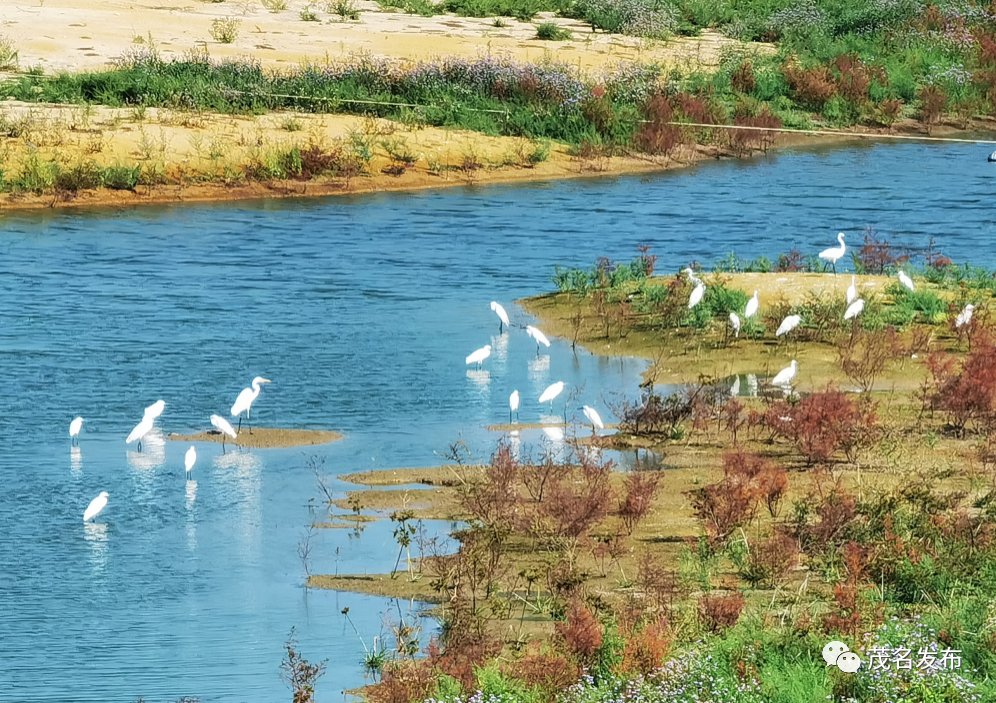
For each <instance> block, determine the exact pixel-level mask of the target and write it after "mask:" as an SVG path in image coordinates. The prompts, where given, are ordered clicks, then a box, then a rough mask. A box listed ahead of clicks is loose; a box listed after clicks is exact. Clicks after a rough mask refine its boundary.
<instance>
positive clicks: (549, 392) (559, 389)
mask: <svg viewBox="0 0 996 703" xmlns="http://www.w3.org/2000/svg"><path fill="white" fill-rule="evenodd" d="M563 391H564V382H563V381H557V382H556V383H551V384H550V385H549V386H547V387H546V390H544V391H543V392H542V393H540V397H539V402H541V403H546V402H549V403H550V410H553V400H554V398H556V397H557V396H558V395H560V394H561V393H563ZM564 424H565V425H566V424H567V406H566V405H565V406H564Z"/></svg>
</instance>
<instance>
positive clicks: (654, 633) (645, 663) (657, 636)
mask: <svg viewBox="0 0 996 703" xmlns="http://www.w3.org/2000/svg"><path fill="white" fill-rule="evenodd" d="M624 638H625V639H624V642H623V653H622V661H621V662H620V663H619V670H620V672H622V673H625V674H640V675H647V674H649V673H650V672H652V671H655V670H656V669H657V668H659V667H660V665H661V664H662V663H663V662H664V658H665V657H666V656H667V655H668V652H670V651H671V642H672V637H671V629H670V627H668V624H667V621H666V620H665V619H663V618H658V619H656V620H653V621H651V622H647V623H645V624H644V625H643V626H642V627H639V628H629V629H628V630H627V631H625V632H624Z"/></svg>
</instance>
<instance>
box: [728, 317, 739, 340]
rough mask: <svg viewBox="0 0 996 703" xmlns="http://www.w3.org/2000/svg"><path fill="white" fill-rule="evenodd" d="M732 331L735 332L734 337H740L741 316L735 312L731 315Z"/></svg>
mask: <svg viewBox="0 0 996 703" xmlns="http://www.w3.org/2000/svg"><path fill="white" fill-rule="evenodd" d="M730 329H732V330H733V336H734V337H739V336H740V315H738V314H736V313H735V312H731V313H730Z"/></svg>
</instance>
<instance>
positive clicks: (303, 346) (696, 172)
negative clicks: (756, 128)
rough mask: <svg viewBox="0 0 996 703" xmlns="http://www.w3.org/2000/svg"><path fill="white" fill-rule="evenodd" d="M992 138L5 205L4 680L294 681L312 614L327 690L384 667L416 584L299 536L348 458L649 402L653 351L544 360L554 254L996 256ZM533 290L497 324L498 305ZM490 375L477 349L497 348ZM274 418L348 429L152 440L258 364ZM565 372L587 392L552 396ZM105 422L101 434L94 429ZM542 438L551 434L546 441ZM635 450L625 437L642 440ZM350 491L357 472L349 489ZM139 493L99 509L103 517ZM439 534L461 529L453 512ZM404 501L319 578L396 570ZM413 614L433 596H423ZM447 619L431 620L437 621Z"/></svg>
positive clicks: (672, 260)
mask: <svg viewBox="0 0 996 703" xmlns="http://www.w3.org/2000/svg"><path fill="white" fill-rule="evenodd" d="M985 152H986V149H985V148H984V147H980V146H971V145H968V146H954V147H952V146H943V147H938V146H924V145H918V144H907V145H902V146H861V147H856V148H849V149H836V150H831V151H794V152H785V153H782V154H778V155H773V156H770V157H767V158H764V159H759V160H757V161H752V162H747V163H716V164H706V165H703V166H700V167H698V168H695V169H692V170H689V171H685V172H680V173H678V172H676V173H670V174H662V175H655V176H651V177H646V178H620V179H597V180H580V181H571V182H559V183H551V184H531V185H521V186H518V185H517V186H501V187H489V188H474V189H465V188H457V189H449V190H440V191H436V192H420V193H415V194H384V195H369V196H356V197H340V198H331V199H325V200H302V201H283V202H258V203H257V202H252V203H236V204H225V205H203V206H202V205H176V206H170V207H155V208H145V209H134V210H129V211H113V210H102V211H81V212H71V211H62V212H34V213H27V214H20V213H16V214H9V213H8V214H4V215H0V379H2V384H3V386H2V387H3V391H2V393H0V440H2V447H0V476H2V478H3V486H4V488H3V490H2V491H0V532H2V535H3V538H2V539H0V701H4V702H6V701H12V702H13V701H49V702H54V701H94V702H97V701H100V702H101V703H105V702H107V703H110V702H112V701H133V700H135V699H137V698H139V697H144V698H145V700H146V701H150V702H152V701H175V700H176V699H178V698H180V697H182V696H190V697H195V698H198V699H199V700H200V701H203V702H205V703H206V702H208V701H212V702H214V701H217V702H225V703H227V702H229V701H251V702H256V701H274V700H281V699H286V697H287V696H288V695H289V689H288V688H287V687H286V685H285V684H284V683H283V682H281V680H280V676H279V664H280V661H281V657H282V655H283V649H282V646H283V643H284V641H285V640H286V638H287V636H288V633H289V631H290V628H291V627H295V628H296V632H297V636H298V639H299V641H300V648H301V651H302V653H303V654H304V655H305V656H307V657H308V658H311V659H316V660H317V659H325V658H327V659H328V673H327V674H326V676H325V677H324V678H323V679H322V681H321V683H320V686H319V689H318V690H319V699H320V700H322V701H334V700H340V699H341V698H342V694H341V693H340V691H342V690H343V689H346V688H350V687H353V686H356V685H359V684H362V683H363V681H364V679H363V672H362V667H361V665H360V659H361V657H362V653H363V646H362V644H361V643H360V640H359V638H358V637H357V636H356V634H355V633H354V632H353V631H352V629H351V628H350V627H349V626H348V625H347V623H346V622H345V620H344V618H343V617H342V615H341V614H340V611H341V610H342V608H344V607H349V608H350V616H351V618H352V619H353V622H354V623H355V624H356V626H357V628H358V629H359V630H360V633H361V634H362V636H363V638H364V640H365V641H366V642H367V644H369V643H370V641H371V639H372V638H373V637H374V636H376V635H378V634H383V633H384V632H386V628H387V626H386V625H385V622H387V619H388V618H389V617H390V615H391V614H392V613H397V611H398V605H397V604H394V603H391V602H389V601H387V600H385V599H380V598H375V597H369V596H362V595H354V594H346V593H332V592H323V591H308V590H306V589H305V588H304V587H303V584H304V578H305V571H304V565H303V564H302V560H301V559H300V558H299V555H298V545H299V544H300V543H301V541H302V538H303V535H304V533H305V526H306V525H307V524H309V523H310V521H311V520H312V517H313V515H314V513H313V510H314V502H315V501H316V500H317V498H318V491H317V486H316V480H315V476H314V473H313V471H312V469H311V468H310V467H309V463H310V462H311V461H313V460H314V459H315V458H317V459H318V460H320V461H324V466H323V468H322V472H323V473H325V474H328V475H330V476H335V475H339V474H342V473H346V472H349V471H355V470H364V469H371V468H389V467H398V466H430V465H434V464H438V463H442V461H443V458H444V455H445V453H446V450H447V447H448V446H449V445H450V444H451V443H453V442H454V441H458V440H462V441H463V442H465V443H466V445H467V447H469V449H470V452H471V454H472V455H473V457H474V458H476V459H484V458H486V457H487V455H488V454H489V453H490V451H491V450H492V449H493V448H494V443H495V441H496V440H497V438H498V436H499V435H497V434H496V433H494V432H489V431H488V430H486V429H485V426H486V425H487V424H489V423H496V422H504V421H507V419H508V414H507V405H506V403H507V398H508V394H509V392H510V391H511V390H512V389H513V388H518V389H519V390H520V391H521V392H522V396H523V405H522V409H521V413H520V416H521V419H522V421H523V422H527V421H536V420H539V419H541V418H543V417H545V416H546V417H549V416H551V415H556V414H559V413H562V412H564V410H565V405H566V412H567V413H568V415H570V416H572V417H575V416H579V413H578V412H577V410H578V407H580V405H581V404H582V403H588V404H591V405H594V406H596V407H597V408H599V409H600V411H601V412H602V414H603V416H605V417H606V418H607V419H611V418H610V415H611V414H610V412H609V405H610V404H611V403H612V402H613V400H614V399H616V398H617V397H618V396H619V395H620V394H633V393H634V392H635V390H636V386H637V383H638V382H639V377H640V372H641V371H642V369H643V368H644V364H643V362H641V361H638V360H633V359H606V358H599V357H593V356H591V355H589V354H587V353H584V352H582V353H580V354H578V355H577V356H575V355H573V354H572V352H571V350H570V347H569V345H568V344H566V343H564V342H563V341H560V340H555V341H554V343H553V346H552V347H551V348H550V349H549V350H545V349H544V350H543V352H542V354H541V355H539V356H537V353H536V347H535V345H534V344H533V343H532V342H531V340H529V339H528V338H527V337H526V336H525V334H524V332H523V331H522V330H521V328H519V327H518V325H522V324H525V323H527V322H529V321H530V320H529V319H528V318H527V317H526V316H525V315H524V313H522V311H521V310H518V309H517V308H515V307H514V305H513V304H512V301H513V300H514V299H516V298H519V297H522V296H525V295H529V294H533V293H536V292H540V291H544V290H548V289H550V287H551V283H550V276H551V274H552V269H553V266H554V265H555V264H561V265H587V264H590V263H591V262H592V261H593V260H594V259H595V258H596V257H598V256H603V255H605V256H610V257H614V258H626V259H628V258H630V257H631V256H633V255H634V254H635V247H636V246H637V245H638V244H640V243H649V244H651V245H653V248H654V251H655V252H656V253H657V254H658V255H659V256H660V259H659V264H658V265H659V269H660V270H663V271H675V270H677V269H679V268H681V267H683V266H684V265H686V264H687V263H688V262H689V261H692V260H698V261H702V262H705V263H712V262H715V261H716V260H718V259H719V258H720V257H722V255H723V254H725V253H726V252H728V251H736V252H737V253H738V254H740V255H742V256H747V257H753V256H757V255H761V254H764V255H768V256H774V255H776V254H778V253H779V252H782V251H786V250H787V249H789V248H791V247H793V246H795V247H798V248H800V249H801V250H802V251H804V252H810V251H818V250H820V249H823V248H825V247H827V246H830V245H832V244H834V236H835V234H836V232H837V231H838V230H844V231H847V232H849V233H851V235H852V237H851V241H852V242H856V241H860V236H861V231H862V230H863V229H864V228H866V227H872V228H874V229H876V230H877V231H878V232H880V233H882V234H885V235H889V236H893V237H896V238H897V239H899V240H900V241H903V242H905V243H907V244H909V245H911V246H914V247H922V246H925V245H926V244H927V242H928V241H929V240H930V239H931V238H934V239H935V240H936V242H937V244H938V247H939V248H940V249H941V251H943V252H944V253H945V254H947V255H948V256H950V257H951V258H953V259H955V260H956V261H964V260H970V261H972V262H973V263H977V264H982V265H992V264H993V260H994V258H996V257H994V254H993V248H992V244H993V242H994V241H996V238H994V227H996V215H994V210H993V208H992V202H991V199H992V197H993V194H994V187H993V184H994V178H996V165H993V164H987V163H986V162H985V156H986V153H985ZM492 299H496V300H499V301H501V302H503V303H504V304H505V306H506V307H507V308H508V309H509V311H510V313H511V315H512V318H513V325H515V326H514V327H513V329H512V331H511V332H510V333H506V334H504V335H498V325H497V319H496V318H495V316H494V315H493V314H492V313H491V312H490V310H489V309H488V302H489V301H490V300H492ZM487 343H491V344H493V345H494V349H495V351H494V354H493V356H492V358H491V359H490V360H489V361H488V362H487V363H486V364H485V367H484V369H483V370H482V371H481V372H477V371H476V370H473V369H471V370H468V369H467V367H466V366H465V365H464V357H465V356H466V355H467V354H469V353H470V352H471V351H472V350H474V349H475V348H477V347H479V346H482V345H484V344H487ZM257 374H262V375H265V376H267V377H268V378H270V379H272V380H273V383H272V385H269V386H266V387H265V388H264V390H263V393H262V395H261V396H260V398H259V400H258V401H257V404H256V408H254V414H255V417H256V419H257V420H258V422H260V423H261V424H265V425H270V426H282V427H320V428H331V429H336V430H340V431H342V432H343V433H344V434H345V439H344V440H343V441H340V442H337V443H334V444H330V445H327V446H323V447H317V448H314V447H311V448H295V449H273V450H238V449H235V450H233V449H231V448H229V451H228V452H227V453H225V454H222V452H221V448H220V446H218V445H213V444H204V445H200V446H198V452H199V456H200V459H199V462H198V465H197V467H196V468H195V469H194V471H193V473H192V476H191V480H190V481H187V480H186V479H185V477H184V475H183V452H184V451H185V450H186V448H187V445H185V444H179V443H174V442H169V441H167V442H156V441H151V442H147V445H146V447H145V449H144V451H143V452H141V453H139V452H137V451H134V448H128V447H126V446H125V444H124V437H125V435H127V433H128V431H129V430H130V429H131V427H132V426H133V425H134V424H135V423H136V422H137V421H138V420H139V419H140V418H141V414H142V410H143V408H144V407H145V406H146V405H148V404H150V403H152V402H153V401H154V400H156V399H158V398H163V399H164V400H165V401H166V411H165V413H164V414H163V416H162V418H160V425H161V427H162V428H163V430H164V431H166V432H170V431H188V430H194V429H201V428H205V427H206V426H207V418H208V416H209V415H210V414H211V413H222V414H226V413H227V409H228V408H229V406H230V405H231V403H232V401H233V400H234V398H235V395H236V394H237V393H238V391H239V390H240V389H241V388H242V387H243V386H245V385H246V384H247V383H248V381H249V380H250V379H251V378H252V377H253V376H255V375H257ZM556 380H563V381H565V382H566V383H567V385H568V388H569V389H571V398H570V400H569V402H567V403H560V402H559V401H558V404H556V405H555V406H554V407H553V408H550V407H549V406H546V407H541V406H540V405H539V404H538V403H537V402H536V398H537V396H538V395H539V393H540V392H541V391H542V390H543V388H544V387H545V386H546V385H547V384H549V383H551V382H553V381H556ZM76 414H80V415H82V416H83V417H84V418H86V424H85V428H84V433H83V436H82V439H81V443H80V448H79V450H78V451H74V450H72V449H71V447H70V443H69V440H68V438H67V436H66V431H67V426H68V423H69V420H70V419H71V418H72V417H73V416H74V415H76ZM542 437H543V435H541V434H540V433H538V432H532V433H530V432H524V433H523V434H522V437H521V441H522V443H523V447H524V449H523V450H524V451H525V450H526V448H527V447H528V446H530V445H534V446H538V445H539V444H540V443H541V438H542ZM622 459H623V463H625V457H623V458H622ZM333 485H334V486H335V487H336V488H339V489H341V488H342V487H343V484H341V483H339V482H335V483H333ZM101 490H106V491H108V492H109V494H110V503H109V505H108V508H107V509H106V511H105V512H104V513H103V514H102V515H101V517H100V519H99V520H98V521H97V524H96V525H90V526H86V527H85V526H84V525H83V524H82V522H81V520H80V516H81V513H82V510H83V508H84V507H85V506H86V504H87V502H88V501H89V500H90V498H92V497H93V496H95V495H96V494H97V493H98V492H99V491H101ZM426 527H427V529H428V530H430V531H435V532H440V533H445V532H446V530H447V528H448V526H447V525H445V524H430V525H427V526H426ZM391 529H392V526H391V524H390V523H389V522H387V521H386V520H384V521H380V522H377V523H373V524H371V525H370V526H369V527H367V529H366V530H364V531H363V533H362V534H361V535H359V536H358V537H357V536H354V535H351V534H350V533H349V532H348V531H346V530H324V531H320V532H319V533H318V534H317V535H316V536H315V537H314V539H313V540H312V547H311V558H310V568H311V569H312V571H314V572H319V573H323V572H324V573H329V572H333V571H335V570H338V571H339V572H340V573H365V572H369V573H375V572H382V571H385V570H388V569H389V568H390V567H391V566H392V565H393V563H394V559H395V557H396V554H397V552H396V550H397V546H396V544H395V542H394V540H393V537H392V534H391ZM401 607H402V609H403V610H407V608H408V604H404V605H402V606H401ZM431 628H432V623H431V622H425V623H424V633H425V635H426V636H427V635H428V634H429V632H430V631H431Z"/></svg>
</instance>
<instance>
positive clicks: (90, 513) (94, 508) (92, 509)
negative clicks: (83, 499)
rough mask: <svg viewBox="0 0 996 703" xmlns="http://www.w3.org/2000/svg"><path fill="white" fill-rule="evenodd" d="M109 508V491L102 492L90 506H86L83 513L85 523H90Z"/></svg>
mask: <svg viewBox="0 0 996 703" xmlns="http://www.w3.org/2000/svg"><path fill="white" fill-rule="evenodd" d="M106 507H107V491H101V492H100V493H98V494H97V497H96V498H94V499H93V500H91V501H90V504H89V505H88V506H86V510H84V511H83V522H90V520H93V519H94V518H95V517H97V516H98V515H100V511H102V510H103V509H104V508H106Z"/></svg>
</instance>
